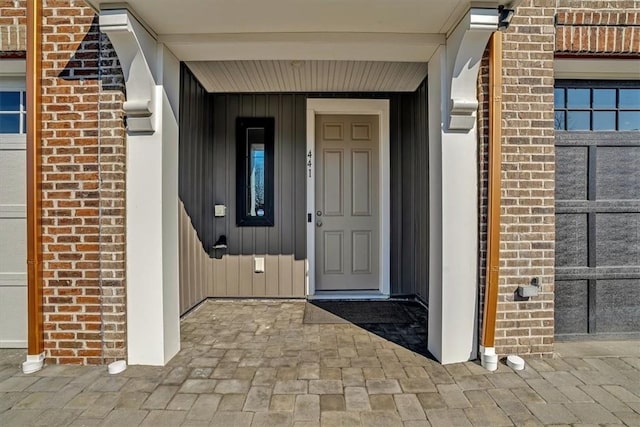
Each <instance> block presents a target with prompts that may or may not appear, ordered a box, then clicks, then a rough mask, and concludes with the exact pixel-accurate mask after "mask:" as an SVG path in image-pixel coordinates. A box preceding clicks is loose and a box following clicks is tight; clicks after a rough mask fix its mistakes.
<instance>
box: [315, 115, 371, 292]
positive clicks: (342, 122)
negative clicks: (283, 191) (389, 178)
mask: <svg viewBox="0 0 640 427" xmlns="http://www.w3.org/2000/svg"><path fill="white" fill-rule="evenodd" d="M378 142H379V141H378V117H377V116H356V115H340V116H339V115H323V116H318V117H317V120H316V159H318V161H317V164H316V257H317V259H316V265H318V266H321V268H318V269H316V289H317V290H319V291H348V290H378V289H379V265H378V264H379V260H378V252H379V251H378V248H379V239H380V230H379V226H380V225H379V223H380V220H379V212H378V211H379V207H378V200H379V184H378V181H379V177H378V169H379V168H378V165H379V153H378V151H379V148H378V145H379V144H378Z"/></svg>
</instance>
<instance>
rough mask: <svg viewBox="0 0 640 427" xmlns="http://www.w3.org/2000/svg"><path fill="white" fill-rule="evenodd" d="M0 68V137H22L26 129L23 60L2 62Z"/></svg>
mask: <svg viewBox="0 0 640 427" xmlns="http://www.w3.org/2000/svg"><path fill="white" fill-rule="evenodd" d="M0 68H2V70H1V71H0V135H24V134H25V133H26V128H27V126H26V124H27V96H26V91H25V89H26V81H25V80H26V78H25V63H24V60H2V61H0Z"/></svg>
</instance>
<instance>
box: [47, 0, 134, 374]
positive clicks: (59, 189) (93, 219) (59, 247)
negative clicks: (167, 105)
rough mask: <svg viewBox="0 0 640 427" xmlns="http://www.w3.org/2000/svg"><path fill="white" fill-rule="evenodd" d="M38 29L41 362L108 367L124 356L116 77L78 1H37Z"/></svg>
mask: <svg viewBox="0 0 640 427" xmlns="http://www.w3.org/2000/svg"><path fill="white" fill-rule="evenodd" d="M42 30H43V46H42V47H43V62H42V67H43V71H42V92H43V96H42V119H43V125H42V127H43V129H42V147H43V148H42V154H43V161H42V164H43V177H42V178H43V244H44V248H43V249H44V256H43V260H44V323H45V348H46V351H47V360H48V362H50V363H84V364H99V363H108V362H110V361H112V360H114V359H117V358H123V357H124V356H125V353H126V349H125V300H124V299H125V288H124V285H125V278H124V272H125V265H124V249H125V247H124V244H125V243H124V238H125V229H124V226H125V224H124V222H125V221H124V218H125V212H124V203H125V193H124V191H125V189H124V179H125V168H124V162H125V153H124V129H123V122H122V111H121V110H122V108H121V103H122V101H123V84H122V76H121V71H120V69H119V67H118V64H117V59H116V56H115V52H114V51H113V48H112V47H111V46H110V44H109V43H108V40H107V39H106V37H105V36H104V35H101V34H100V32H99V29H98V26H97V17H96V16H95V14H94V12H93V10H92V9H90V8H88V7H86V5H85V4H84V3H83V2H80V1H74V0H45V1H44V2H43V28H42ZM100 64H102V67H100Z"/></svg>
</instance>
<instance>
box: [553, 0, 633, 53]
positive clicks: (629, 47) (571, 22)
mask: <svg viewBox="0 0 640 427" xmlns="http://www.w3.org/2000/svg"><path fill="white" fill-rule="evenodd" d="M555 47H556V52H557V53H558V54H572V55H593V54H596V55H601V54H606V55H608V56H611V55H614V56H618V55H629V54H632V55H634V56H638V55H639V54H640V2H639V1H625V0H619V1H615V2H613V1H593V0H590V1H586V0H558V4H557V32H556V44H555Z"/></svg>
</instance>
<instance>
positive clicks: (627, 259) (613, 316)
mask: <svg viewBox="0 0 640 427" xmlns="http://www.w3.org/2000/svg"><path fill="white" fill-rule="evenodd" d="M639 83H640V82H611V81H557V82H556V90H555V106H556V109H555V122H556V281H555V283H556V287H555V292H556V297H555V326H556V336H557V337H558V338H563V337H565V338H576V337H577V338H580V337H582V338H588V339H591V338H595V337H611V336H636V335H640V85H639Z"/></svg>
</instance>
